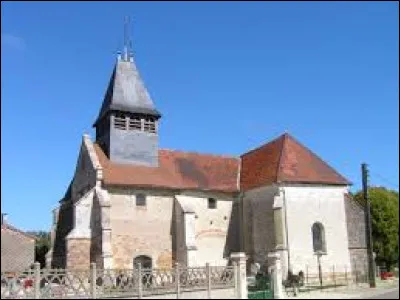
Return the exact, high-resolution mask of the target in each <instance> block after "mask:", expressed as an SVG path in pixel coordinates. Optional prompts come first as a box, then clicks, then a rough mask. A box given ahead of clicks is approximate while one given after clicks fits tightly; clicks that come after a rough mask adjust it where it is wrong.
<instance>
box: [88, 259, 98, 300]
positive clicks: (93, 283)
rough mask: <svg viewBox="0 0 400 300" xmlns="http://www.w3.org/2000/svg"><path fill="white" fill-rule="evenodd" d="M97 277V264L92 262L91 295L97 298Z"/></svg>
mask: <svg viewBox="0 0 400 300" xmlns="http://www.w3.org/2000/svg"><path fill="white" fill-rule="evenodd" d="M96 279H97V274H96V264H95V263H91V264H90V297H91V298H92V299H96V297H97V295H96V292H97V291H96V281H97V280H96Z"/></svg>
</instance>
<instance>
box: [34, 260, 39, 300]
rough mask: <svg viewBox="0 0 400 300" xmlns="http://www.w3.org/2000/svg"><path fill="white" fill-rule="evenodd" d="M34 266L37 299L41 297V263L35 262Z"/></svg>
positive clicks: (35, 295) (35, 296)
mask: <svg viewBox="0 0 400 300" xmlns="http://www.w3.org/2000/svg"><path fill="white" fill-rule="evenodd" d="M33 266H34V271H33V272H34V273H33V276H34V278H35V294H34V298H35V299H40V263H38V262H35V263H34V264H33Z"/></svg>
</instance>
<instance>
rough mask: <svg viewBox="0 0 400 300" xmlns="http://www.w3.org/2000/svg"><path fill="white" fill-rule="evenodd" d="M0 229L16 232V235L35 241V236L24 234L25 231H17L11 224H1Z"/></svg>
mask: <svg viewBox="0 0 400 300" xmlns="http://www.w3.org/2000/svg"><path fill="white" fill-rule="evenodd" d="M1 228H2V229H3V228H4V229H9V230H11V231H14V232H16V233H19V234H22V235H25V236H26V237H28V238H31V239H33V240H36V236H34V235H32V234H29V233H27V232H25V231H23V230H21V229H18V228H17V227H15V226H13V225H11V224H9V223H3V224H1Z"/></svg>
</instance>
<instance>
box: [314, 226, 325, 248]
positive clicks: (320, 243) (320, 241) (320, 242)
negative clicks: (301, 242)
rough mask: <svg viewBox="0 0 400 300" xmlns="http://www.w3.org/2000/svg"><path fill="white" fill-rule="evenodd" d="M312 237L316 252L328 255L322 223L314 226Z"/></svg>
mask: <svg viewBox="0 0 400 300" xmlns="http://www.w3.org/2000/svg"><path fill="white" fill-rule="evenodd" d="M312 237H313V249H314V252H324V253H326V243H325V230H324V226H323V225H322V224H321V223H319V222H316V223H314V224H313V226H312Z"/></svg>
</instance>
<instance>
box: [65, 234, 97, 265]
mask: <svg viewBox="0 0 400 300" xmlns="http://www.w3.org/2000/svg"><path fill="white" fill-rule="evenodd" d="M90 244H91V241H90V239H67V265H66V267H67V268H68V269H88V268H90Z"/></svg>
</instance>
